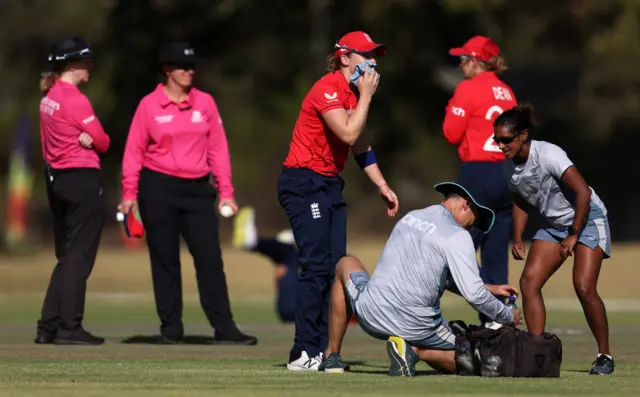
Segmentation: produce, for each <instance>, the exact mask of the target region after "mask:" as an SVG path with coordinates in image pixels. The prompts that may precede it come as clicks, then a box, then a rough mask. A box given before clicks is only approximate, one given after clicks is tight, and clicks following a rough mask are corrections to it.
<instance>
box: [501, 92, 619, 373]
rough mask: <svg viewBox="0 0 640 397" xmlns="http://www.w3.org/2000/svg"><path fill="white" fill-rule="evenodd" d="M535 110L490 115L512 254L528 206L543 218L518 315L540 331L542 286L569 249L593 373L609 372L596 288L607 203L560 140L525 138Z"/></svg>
mask: <svg viewBox="0 0 640 397" xmlns="http://www.w3.org/2000/svg"><path fill="white" fill-rule="evenodd" d="M533 112H534V109H533V107H531V106H530V105H528V104H520V105H518V106H516V107H514V108H513V109H511V110H508V111H506V112H504V113H502V114H501V115H500V116H499V117H498V118H497V119H496V121H495V122H494V133H495V134H494V140H495V142H496V143H497V144H498V146H499V147H500V149H501V150H502V152H503V153H504V154H505V157H506V161H505V163H504V171H505V176H506V178H507V181H508V183H509V189H510V190H511V191H512V192H513V193H514V194H513V196H514V204H513V236H514V243H513V247H512V254H513V257H514V258H515V259H516V260H522V259H524V258H525V254H526V251H525V246H524V243H523V242H522V234H523V232H524V229H525V225H526V223H527V218H528V212H529V211H530V210H532V209H533V210H536V211H538V212H539V214H540V215H541V216H542V219H543V224H542V225H541V227H540V229H539V230H538V231H537V233H536V234H535V236H534V237H533V242H532V244H531V249H530V251H529V254H528V255H526V262H525V266H524V270H523V273H522V276H521V277H520V289H521V293H522V303H523V311H524V317H525V321H526V322H527V328H528V330H529V332H531V333H533V334H541V333H542V332H543V331H544V327H545V320H546V310H545V306H544V301H543V300H542V293H541V291H542V287H543V286H544V284H545V283H546V282H547V280H548V279H549V278H550V277H551V275H553V273H554V272H555V271H556V270H557V269H558V268H559V267H560V266H561V265H562V264H563V263H564V261H565V260H566V259H567V258H568V257H569V256H571V255H572V254H573V253H575V260H574V271H573V285H574V287H575V290H576V293H577V295H578V298H579V299H580V303H581V304H582V308H583V310H584V313H585V317H586V318H587V322H588V323H589V327H590V328H591V331H592V332H593V335H594V337H595V339H596V342H597V344H598V349H599V353H598V356H597V358H596V360H595V362H594V363H593V367H592V369H591V373H592V374H600V375H610V374H612V373H613V372H614V368H615V365H614V361H613V358H612V357H611V355H610V351H609V325H608V322H607V314H606V309H605V306H604V303H603V302H602V299H601V298H600V296H599V295H598V292H597V281H598V275H599V273H600V267H601V266H602V261H603V259H606V258H609V257H610V256H611V235H610V232H609V221H608V219H607V209H606V207H605V206H604V204H603V203H602V201H601V200H600V198H599V197H598V195H597V194H596V192H595V191H594V190H593V189H592V188H591V187H590V186H589V185H588V184H587V183H586V182H585V180H584V179H583V178H582V175H581V174H580V172H578V169H577V168H576V167H575V166H574V165H573V162H572V161H571V160H570V159H569V157H567V154H566V152H565V151H564V150H562V149H561V148H560V147H558V146H556V145H554V144H552V143H549V142H544V141H536V140H531V135H530V130H531V129H532V128H533V127H534V126H535V124H536V123H535V119H534V116H533Z"/></svg>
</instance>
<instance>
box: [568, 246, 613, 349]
mask: <svg viewBox="0 0 640 397" xmlns="http://www.w3.org/2000/svg"><path fill="white" fill-rule="evenodd" d="M575 255H576V259H575V263H574V265H573V287H574V288H575V290H576V295H578V298H579V299H580V304H581V305H582V310H583V311H584V315H585V317H586V319H587V323H589V328H591V332H592V333H593V336H594V337H595V338H596V342H597V343H598V353H602V354H610V351H609V322H608V321H607V311H606V309H605V307H604V303H603V302H602V299H601V298H600V295H598V287H597V284H598V276H599V275H600V268H601V266H602V259H603V258H604V252H603V251H602V248H600V247H597V248H596V249H595V250H592V249H591V248H589V247H587V246H585V245H582V244H578V245H577V246H576V254H575Z"/></svg>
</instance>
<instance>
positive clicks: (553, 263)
mask: <svg viewBox="0 0 640 397" xmlns="http://www.w3.org/2000/svg"><path fill="white" fill-rule="evenodd" d="M562 263H563V260H562V257H561V256H560V244H557V243H552V242H549V241H543V240H534V241H533V243H532V244H531V250H530V251H529V255H527V261H526V263H525V265H524V270H523V271H522V276H520V292H521V293H522V308H523V311H524V319H525V321H526V323H527V329H528V330H529V332H531V333H532V334H535V335H540V334H542V333H543V332H544V326H545V322H546V316H547V313H546V309H545V306H544V300H543V299H542V287H543V286H544V285H545V283H546V282H547V280H549V278H550V277H551V276H552V275H553V273H555V272H556V270H558V269H559V268H560V266H561V265H562Z"/></svg>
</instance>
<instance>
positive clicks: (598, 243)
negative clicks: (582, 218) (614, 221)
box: [533, 216, 611, 259]
mask: <svg viewBox="0 0 640 397" xmlns="http://www.w3.org/2000/svg"><path fill="white" fill-rule="evenodd" d="M568 235H569V232H568V231H567V230H566V229H565V230H561V229H556V228H553V227H550V226H547V227H542V228H540V229H538V231H537V232H536V234H535V235H534V236H533V239H534V240H542V241H549V242H552V243H558V244H559V243H561V242H562V240H564V239H565V238H566V237H567V236H568ZM578 242H579V243H581V244H584V245H586V246H587V247H589V248H591V249H596V248H597V247H600V248H602V251H604V258H605V259H607V258H610V257H611V233H610V231H609V220H608V219H607V217H606V216H602V217H601V218H594V219H591V218H589V220H588V221H587V224H586V226H585V228H584V230H583V231H582V233H580V237H579V238H578Z"/></svg>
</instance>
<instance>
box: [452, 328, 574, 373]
mask: <svg viewBox="0 0 640 397" xmlns="http://www.w3.org/2000/svg"><path fill="white" fill-rule="evenodd" d="M449 324H450V325H451V328H452V332H453V334H454V335H456V351H455V360H456V367H457V373H458V375H466V376H485V377H512V378H558V377H560V366H561V365H562V341H561V340H560V338H558V337H557V336H556V335H553V334H550V333H547V332H545V333H543V334H542V335H540V336H538V335H533V334H531V333H529V332H527V331H523V330H520V329H518V328H515V327H512V326H508V325H504V326H502V327H501V328H499V329H496V330H494V329H489V328H485V327H481V326H476V325H469V326H467V325H466V324H465V323H464V322H462V321H451V322H450V323H449Z"/></svg>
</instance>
